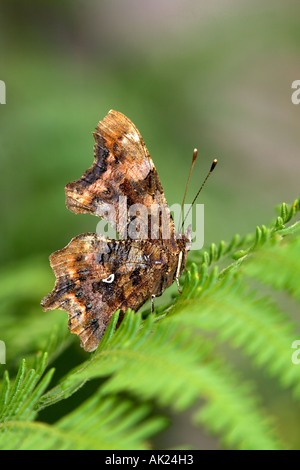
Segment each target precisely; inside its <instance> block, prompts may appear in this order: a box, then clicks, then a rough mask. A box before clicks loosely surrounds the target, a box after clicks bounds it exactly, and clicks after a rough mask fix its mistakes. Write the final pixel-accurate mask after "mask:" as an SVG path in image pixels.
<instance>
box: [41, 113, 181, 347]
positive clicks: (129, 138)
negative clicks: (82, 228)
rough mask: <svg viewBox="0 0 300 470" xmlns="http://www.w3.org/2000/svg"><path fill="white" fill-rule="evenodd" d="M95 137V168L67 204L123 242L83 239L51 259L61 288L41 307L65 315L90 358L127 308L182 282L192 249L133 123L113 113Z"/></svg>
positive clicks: (71, 187)
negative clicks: (113, 320) (114, 317)
mask: <svg viewBox="0 0 300 470" xmlns="http://www.w3.org/2000/svg"><path fill="white" fill-rule="evenodd" d="M94 138H95V146H94V156H95V161H94V164H93V165H92V167H91V168H90V169H88V170H87V171H86V172H85V173H84V175H83V176H82V178H80V179H79V180H77V181H74V182H72V183H69V184H68V185H67V186H66V204H67V207H68V208H69V209H70V210H71V211H73V212H75V213H90V214H94V215H96V216H98V217H102V218H103V219H105V220H106V221H107V222H108V223H109V224H110V225H111V226H112V227H114V228H115V229H116V230H117V232H118V234H119V237H120V238H119V239H110V238H106V237H105V236H103V235H98V234H95V233H86V234H82V235H79V236H77V237H75V238H73V239H72V240H71V242H70V243H69V244H68V245H67V246H66V247H65V248H63V249H62V250H59V251H56V252H55V253H53V254H52V255H51V256H50V264H51V267H52V269H53V271H54V273H55V275H56V283H55V287H54V289H53V291H52V292H50V294H48V295H47V296H46V297H44V299H43V300H42V303H41V304H42V307H43V309H44V310H45V311H46V310H51V309H54V308H58V309H62V310H66V311H67V312H68V314H69V328H70V331H71V332H72V333H75V334H77V335H78V336H79V337H80V339H81V344H82V346H83V347H84V349H85V350H86V351H93V350H95V349H96V348H97V346H98V344H99V342H100V340H101V338H102V336H103V334H104V332H105V330H106V328H107V326H108V324H109V322H110V320H111V317H112V315H113V313H114V312H115V311H116V310H118V309H120V315H121V318H122V315H123V314H124V313H125V312H126V310H127V309H128V308H130V309H132V310H134V311H137V310H138V309H139V308H140V307H141V306H142V305H143V304H144V303H145V302H146V301H147V300H148V299H150V298H152V297H157V296H160V295H161V294H162V293H163V291H164V290H165V289H166V288H167V287H169V286H170V285H171V284H172V283H173V282H174V280H176V281H177V283H178V278H179V277H180V275H181V273H182V271H183V269H184V267H185V263H186V258H187V253H188V250H189V247H190V237H189V235H188V234H186V235H184V234H181V236H180V237H177V236H176V233H175V227H174V223H173V219H172V217H171V215H170V211H169V208H168V205H167V202H166V199H165V195H164V192H163V189H162V186H161V183H160V181H159V178H158V175H157V172H156V169H155V167H154V165H153V162H152V160H151V158H150V155H149V153H148V151H147V148H146V146H145V144H144V141H143V139H142V137H141V135H140V133H139V132H138V130H137V129H136V127H135V126H134V124H133V123H132V122H131V121H130V120H129V119H128V118H127V117H126V116H124V115H123V114H121V113H119V112H117V111H113V110H112V111H110V112H109V113H108V114H107V116H106V117H105V118H104V119H103V120H102V121H100V122H99V124H98V126H97V128H96V132H95V133H94ZM141 215H143V218H141ZM141 221H142V222H141Z"/></svg>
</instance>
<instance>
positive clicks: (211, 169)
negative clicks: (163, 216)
mask: <svg viewBox="0 0 300 470" xmlns="http://www.w3.org/2000/svg"><path fill="white" fill-rule="evenodd" d="M194 152H195V151H194ZM217 163H218V160H217V159H216V158H215V159H214V161H213V162H212V164H211V167H210V170H209V172H208V173H207V176H206V178H205V180H204V181H203V183H202V185H201V186H200V189H199V191H198V192H197V194H196V196H195V197H194V199H193V202H192V204H191V205H190V207H189V210H188V211H187V214H186V216H185V218H184V220H183V222H182V224H181V230H182V229H183V226H184V222H185V221H186V219H187V217H188V215H189V213H190V211H191V209H192V207H193V205H194V204H195V202H196V200H197V198H198V196H199V194H200V193H201V191H202V189H203V187H204V185H205V183H206V181H207V180H208V178H209V176H210V175H211V174H212V172H213V171H214V169H215V168H216V165H217ZM180 219H181V218H180Z"/></svg>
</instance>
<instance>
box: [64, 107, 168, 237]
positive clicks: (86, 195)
mask: <svg viewBox="0 0 300 470" xmlns="http://www.w3.org/2000/svg"><path fill="white" fill-rule="evenodd" d="M93 135H94V138H95V146H94V157H95V160H94V163H93V165H92V167H91V168H89V169H88V170H87V171H86V172H85V173H84V175H83V176H82V177H81V178H80V179H79V180H77V181H73V182H71V183H69V184H67V186H66V188H65V190H66V204H67V207H68V208H69V209H70V210H71V211H73V212H75V213H91V214H95V215H96V216H98V217H103V218H104V219H105V220H107V221H108V222H109V223H110V224H111V225H112V226H113V227H114V228H116V229H117V230H118V231H119V233H120V232H121V236H122V237H123V230H124V228H126V226H127V225H128V223H129V222H130V220H129V219H128V217H127V214H128V209H129V207H130V206H132V205H133V204H142V205H143V206H145V207H146V208H147V209H148V210H149V211H150V208H151V206H152V204H157V205H159V206H164V205H166V199H165V195H164V192H163V189H162V186H161V183H160V181H159V178H158V175H157V172H156V169H155V167H154V165H153V162H152V159H151V157H150V155H149V152H148V150H147V148H146V146H145V144H144V141H143V139H142V137H141V135H140V133H139V131H138V130H137V128H136V127H135V125H134V124H133V123H132V122H131V121H130V119H128V118H127V117H126V116H124V115H123V114H121V113H119V112H117V111H114V110H111V111H110V112H109V113H108V114H107V115H106V116H105V118H104V119H103V120H102V121H100V122H99V124H98V126H97V128H96V132H95V133H94V134H93ZM120 197H121V199H120ZM122 198H123V199H122Z"/></svg>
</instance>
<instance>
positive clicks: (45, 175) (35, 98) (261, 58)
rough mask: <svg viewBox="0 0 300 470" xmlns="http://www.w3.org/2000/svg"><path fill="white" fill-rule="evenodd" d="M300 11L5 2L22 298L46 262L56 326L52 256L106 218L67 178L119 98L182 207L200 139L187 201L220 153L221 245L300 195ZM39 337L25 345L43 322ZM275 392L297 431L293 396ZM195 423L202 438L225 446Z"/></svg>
mask: <svg viewBox="0 0 300 470" xmlns="http://www.w3.org/2000/svg"><path fill="white" fill-rule="evenodd" d="M299 18H300V8H299V2H297V1H296V0H294V1H293V0H287V1H285V2H282V1H279V0H264V1H253V0H252V1H250V0H244V1H238V0H215V1H213V2H211V1H208V0H203V1H199V0H185V1H178V0H173V1H172V0H159V1H158V0H151V1H150V0H149V1H148V0H115V1H108V0H103V1H96V0H93V1H92V0H85V1H83V0H80V1H79V0H73V1H71V0H70V1H69V0H68V1H67V0H60V1H53V0H52V1H50V0H48V1H43V2H41V1H37V0H36V1H31V2H22V1H15V0H10V1H7V2H5V1H4V2H1V5H0V48H1V68H0V79H1V80H4V81H5V83H6V90H7V96H6V103H7V104H6V105H2V106H1V108H0V159H1V163H0V165H1V166H0V175H1V186H0V201H1V209H2V210H1V235H0V236H1V238H0V243H1V245H0V246H1V264H2V274H3V279H8V278H9V279H11V283H10V284H9V283H8V284H9V288H10V289H11V292H12V294H11V295H12V296H13V288H14V287H15V288H16V289H19V288H20V287H22V288H23V290H24V292H25V291H26V289H27V288H28V289H29V290H30V289H32V285H31V284H30V276H29V274H28V271H26V269H27V267H28V266H32V271H31V272H33V273H34V272H35V264H34V263H36V262H37V261H36V260H38V263H39V266H41V265H43V266H44V271H43V275H44V277H43V276H41V277H40V278H39V281H37V280H36V278H35V277H33V279H35V281H34V282H36V283H37V285H36V289H35V291H34V292H36V293H34V292H33V293H32V295H31V298H30V302H29V301H28V302H29V304H30V309H31V311H33V312H34V314H35V315H36V316H41V322H44V323H45V318H47V322H48V321H49V323H50V322H51V318H54V317H51V315H54V316H55V315H56V313H53V314H52V313H51V312H50V313H49V314H43V313H42V310H41V308H40V307H39V301H40V297H41V296H43V295H45V294H46V293H48V292H49V290H51V288H52V286H53V282H54V277H53V275H52V272H51V270H50V267H49V264H48V256H49V254H50V253H51V252H53V251H55V250H57V249H60V248H62V247H63V246H65V245H66V244H67V243H68V242H69V241H70V239H71V238H72V237H74V236H76V235H78V234H79V233H84V232H87V231H93V232H94V231H95V230H96V224H97V220H95V218H93V217H92V216H88V215H75V214H73V213H71V212H69V211H68V210H67V209H66V207H65V195H64V186H65V184H66V183H68V182H69V181H72V180H74V179H77V178H79V177H80V176H81V175H82V173H83V172H84V171H85V170H86V169H87V168H88V167H89V166H90V165H91V163H92V161H93V137H92V131H93V130H94V128H95V127H96V125H97V123H98V121H99V120H100V119H102V118H103V117H104V116H105V114H106V113H107V112H108V110H109V109H111V108H113V109H116V110H118V111H121V112H122V113H124V114H126V115H127V116H128V117H129V118H130V119H131V120H132V121H133V122H134V123H135V124H136V126H137V127H138V129H139V130H140V132H141V134H142V136H143V138H144V140H145V142H146V145H147V147H148V150H149V152H150V154H151V156H152V158H153V160H154V163H155V165H156V168H157V170H158V173H159V175H160V179H161V182H162V184H163V187H164V190H165V193H166V197H167V200H168V202H169V204H170V205H171V204H173V203H175V202H177V203H181V200H182V195H183V192H184V187H185V182H186V177H187V175H188V172H189V165H190V161H191V157H192V151H193V149H194V147H197V148H198V151H199V155H200V159H199V161H198V162H197V165H196V168H195V170H194V173H193V176H192V180H191V183H190V187H189V192H188V198H187V202H191V200H192V198H193V196H194V194H195V193H196V191H197V190H198V188H199V185H200V184H201V182H202V180H203V178H204V176H205V174H206V172H207V170H208V169H209V167H210V164H211V161H212V159H213V158H215V157H217V158H218V159H219V165H218V167H217V169H216V171H215V173H214V175H213V176H212V177H211V179H210V181H209V183H208V184H207V186H206V189H205V190H204V191H203V193H202V194H201V197H200V199H199V202H201V203H204V204H205V242H206V243H208V244H209V243H211V242H213V241H214V242H219V241H220V240H221V239H224V240H227V241H229V240H230V238H231V237H232V236H233V235H234V234H235V233H236V232H238V233H240V234H242V235H243V234H245V233H247V232H249V231H250V232H252V231H253V230H254V229H255V226H256V225H258V224H262V223H267V222H268V221H269V220H270V219H271V218H273V216H274V206H275V205H277V204H278V203H281V202H288V203H289V202H292V201H293V200H294V199H295V198H296V197H298V196H299V170H300V159H299V147H300V145H299V144H300V132H299V130H300V129H299V124H300V105H299V106H297V105H294V104H293V103H292V101H291V95H292V89H291V84H292V82H293V81H294V80H297V79H300V63H299V53H300V27H299V26H300V25H299ZM22 270H24V271H22ZM24 276H25V277H26V276H27V279H26V280H24ZM7 282H8V281H7ZM24 283H25V284H24ZM26 286H27V287H26ZM1 288H2V290H5V289H6V288H7V287H6V284H5V282H4V283H2V284H1V285H0V289H1ZM8 290H9V289H8ZM26 292H27V291H26ZM10 305H12V306H10V310H9V309H8V310H3V312H4V313H1V315H2V316H3V317H2V320H0V327H1V331H0V337H1V339H3V340H6V341H7V344H9V340H10V339H9V338H10V337H9V335H8V338H6V331H5V325H6V324H8V322H9V320H8V317H9V316H11V318H12V317H13V318H15V319H16V321H25V319H24V318H23V317H22V318H21V315H26V313H25V312H26V310H25V309H24V311H23V313H22V311H21V310H20V308H19V304H18V302H16V303H15V304H13V303H12V304H10ZM44 315H47V317H45V316H44ZM58 315H60V316H62V317H64V313H63V312H58ZM56 318H57V317H56ZM46 326H47V323H46ZM46 326H45V328H46ZM11 341H13V340H11ZM14 341H17V340H16V338H15V339H14ZM30 341H31V342H30V345H29V340H28V341H27V343H26V340H25V339H24V351H26V350H27V349H30V346H31V347H33V346H32V345H33V344H34V333H33V334H32V338H31V339H30ZM22 344H23V343H22ZM76 345H77V343H76ZM8 354H9V352H8ZM80 354H81V353H80ZM67 367H68V364H67ZM268 386H269V387H271V388H272V384H271V383H270V384H269V385H268ZM278 397H279V398H278ZM274 403H275V404H274ZM274 403H273V404H271V407H272V406H274V408H276V409H277V410H278V403H281V405H280V406H282V408H280V407H279V414H280V413H281V414H282V415H283V416H284V418H283V423H284V422H285V420H286V428H287V429H289V433H290V434H291V435H293V432H294V431H293V429H294V428H295V427H296V425H295V424H293V422H294V421H295V418H294V416H293V413H291V416H290V417H289V418H287V417H288V413H289V412H288V411H286V410H288V408H286V407H285V404H284V397H283V398H282V399H281V396H279V395H278V394H277V395H276V396H275V398H274ZM280 410H282V411H280ZM293 420H294V421H293ZM184 426H185V424H182V423H181V424H180V426H179V428H181V429H182V430H184V429H185V428H184ZM182 432H183V431H182ZM184 432H185V431H184ZM187 432H191V433H192V434H193V433H194V432H197V433H198V435H197V437H196V438H195V439H196V441H197V446H198V447H199V446H200V447H201V446H202V447H204V448H205V447H207V446H211V447H213V446H214V445H215V443H214V441H206V437H203V436H202V441H199V430H197V431H194V430H192V431H191V430H189V431H187ZM291 439H292V438H291ZM180 442H182V439H181V440H180V439H179V438H178V443H180ZM199 442H200V444H199ZM175 444H176V443H175ZM175 444H174V445H175Z"/></svg>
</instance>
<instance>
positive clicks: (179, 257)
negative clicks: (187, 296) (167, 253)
mask: <svg viewBox="0 0 300 470" xmlns="http://www.w3.org/2000/svg"><path fill="white" fill-rule="evenodd" d="M181 264H182V251H181V252H180V253H179V256H178V264H177V270H176V276H175V279H176V283H177V289H178V292H179V294H182V291H181V289H180V285H179V276H180V269H181Z"/></svg>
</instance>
